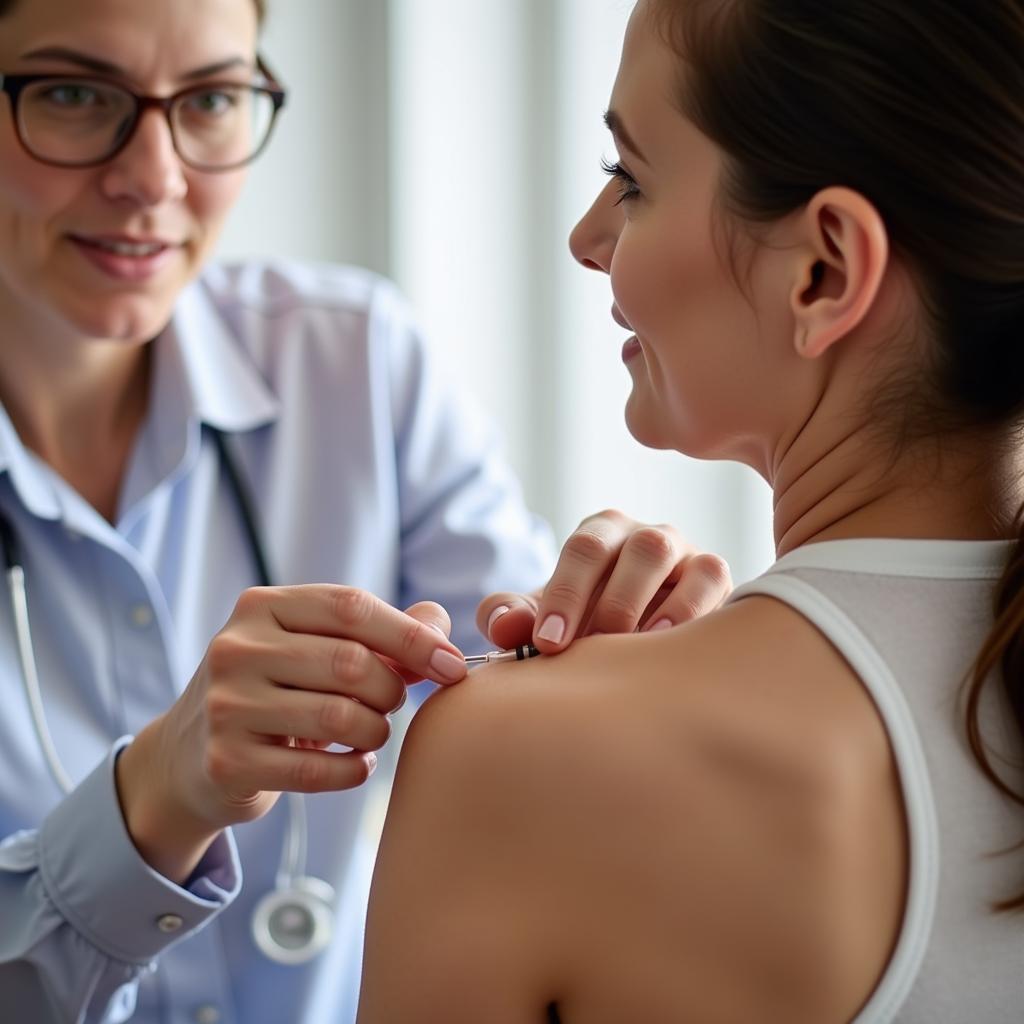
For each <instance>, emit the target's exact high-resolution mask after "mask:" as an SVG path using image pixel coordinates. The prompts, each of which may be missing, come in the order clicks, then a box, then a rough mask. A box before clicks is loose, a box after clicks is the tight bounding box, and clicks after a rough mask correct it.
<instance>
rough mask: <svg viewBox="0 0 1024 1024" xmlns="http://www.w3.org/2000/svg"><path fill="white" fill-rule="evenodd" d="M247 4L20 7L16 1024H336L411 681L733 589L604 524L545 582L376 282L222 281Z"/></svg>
mask: <svg viewBox="0 0 1024 1024" xmlns="http://www.w3.org/2000/svg"><path fill="white" fill-rule="evenodd" d="M261 16H262V10H261V5H260V4H259V3H258V2H256V0H150V2H147V3H146V4H139V3H137V2H135V0H0V91H2V92H3V94H4V95H3V97H2V98H0V352H2V358H0V403H2V408H0V540H2V542H3V543H2V547H3V555H4V561H5V566H6V569H7V576H8V584H9V586H8V588H7V590H6V591H4V592H2V593H0V690H2V693H3V714H2V715H0V1008H2V1009H0V1016H2V1017H3V1018H4V1019H5V1020H7V1019H10V1020H17V1021H26V1022H27V1021H31V1022H33V1024H41V1022H47V1021H82V1022H90V1024H92V1022H100V1021H103V1022H113V1021H121V1020H128V1019H131V1020H134V1021H144V1022H156V1021H174V1022H186V1021H195V1022H200V1024H201V1022H205V1024H216V1022H232V1021H235V1022H246V1024H253V1022H274V1024H278V1022H284V1021H288V1022H313V1021H332V1022H333V1021H344V1020H347V1019H350V1018H351V1017H352V1015H353V1013H354V1002H355V987H356V986H355V981H356V978H357V976H358V965H359V945H360V942H361V934H360V933H361V924H362V920H363V913H364V905H363V904H364V901H365V888H366V870H365V868H366V864H365V860H366V858H365V856H362V854H364V853H365V851H363V850H362V849H361V847H360V845H359V842H358V836H359V823H360V819H361V815H362V811H363V796H362V794H363V793H364V791H365V787H362V785H361V784H362V783H363V782H365V781H366V779H367V778H368V776H369V775H370V773H371V772H372V771H373V768H374V765H375V755H374V753H373V752H374V751H375V750H377V749H379V748H380V747H381V746H382V745H383V744H384V743H385V742H386V740H387V738H388V734H389V724H388V716H389V714H390V713H391V712H392V711H394V710H395V709H396V708H397V707H398V706H399V705H400V704H401V703H402V701H403V700H404V699H405V688H406V684H408V683H410V682H413V681H417V680H419V679H423V678H427V679H431V680H433V681H435V682H437V683H442V684H452V683H457V682H458V681H459V680H460V679H461V678H462V677H463V676H464V675H465V673H466V665H465V661H464V658H463V653H462V651H463V648H465V649H467V650H475V649H478V648H479V646H480V644H481V641H480V640H479V639H475V637H476V636H477V634H476V629H475V627H480V628H481V629H482V630H483V631H484V632H485V633H486V634H487V635H488V637H489V641H490V643H491V644H493V645H497V646H502V647H508V646H512V645H515V644H521V643H524V642H526V641H529V640H531V639H532V640H533V641H534V642H535V643H536V645H537V646H538V647H539V648H540V649H542V650H543V651H545V652H547V653H553V652H557V651H559V650H561V649H562V648H564V647H565V646H566V645H567V644H569V643H570V642H571V641H572V639H573V637H574V636H575V635H577V633H578V632H585V631H598V630H599V631H602V632H612V631H632V630H634V629H636V628H650V627H651V626H652V625H655V624H660V623H663V622H673V621H679V620H680V619H682V618H683V617H685V616H687V615H689V614H693V613H694V610H698V611H699V610H701V609H702V608H710V607H713V606H714V605H716V604H717V603H718V602H719V601H720V600H721V599H722V598H723V597H724V595H725V593H726V592H727V589H728V585H729V584H728V574H727V572H726V571H724V569H723V567H722V565H721V563H720V561H718V560H717V559H715V558H714V557H712V556H704V555H693V553H692V552H691V550H690V549H688V548H687V547H686V545H685V544H683V542H682V541H681V540H680V539H679V538H678V536H677V535H676V534H675V532H674V531H672V530H671V529H669V528H658V529H655V528H649V527H643V526H641V525H639V524H636V523H633V522H632V521H631V520H628V519H627V518H626V517H624V516H621V515H619V514H617V513H604V514H602V515H599V516H596V517H593V518H592V519H591V520H588V521H587V522H585V523H584V524H583V525H582V526H581V527H580V529H579V530H578V531H577V533H576V534H574V535H573V537H571V538H570V540H569V541H568V542H567V545H566V547H565V549H564V550H563V553H562V556H561V558H560V559H559V560H558V563H557V566H556V567H555V570H554V576H552V577H551V580H550V581H549V584H548V585H547V587H546V589H544V590H543V592H542V591H541V590H540V589H539V588H540V587H541V586H542V584H543V581H544V580H545V579H547V578H548V576H549V574H550V573H551V569H552V565H553V564H554V561H555V560H554V557H553V552H552V550H551V548H550V543H549V538H548V534H547V531H546V528H545V527H544V526H543V525H542V524H540V523H539V522H538V521H537V520H535V519H534V518H533V517H531V516H530V515H529V514H528V513H527V512H526V510H525V509H524V508H523V506H522V504H521V501H520V498H519V492H518V489H517V485H516V483H515V481H514V480H513V479H512V477H511V476H510V474H509V472H508V470H507V469H506V468H505V467H504V466H503V464H502V463H501V462H500V461H499V460H498V458H497V457H496V455H495V453H494V449H493V445H492V441H491V435H490V433H489V432H488V430H487V427H486V425H485V424H484V423H483V422H482V421H481V420H480V419H479V418H478V416H477V413H476V412H475V411H474V410H473V409H471V408H467V407H466V406H465V405H464V403H463V402H462V401H460V400H459V399H458V397H457V396H456V395H455V394H454V393H453V391H452V390H451V389H450V388H449V387H448V384H447V382H446V380H445V378H444V375H443V374H442V373H441V372H440V371H439V370H438V368H437V367H436V366H435V365H434V363H433V361H432V359H431V357H430V353H429V351H427V350H426V349H425V348H424V347H423V345H422V343H421V340H420V338H419V336H418V334H417V331H416V329H415V326H414V324H413V323H412V321H411V319H410V316H409V313H408V311H407V309H406V308H405V306H404V304H403V302H402V300H401V298H400V296H399V295H398V294H396V292H395V289H394V288H393V287H392V286H391V285H389V284H388V283H387V282H385V281H382V280H380V279H378V278H376V277H374V276H372V275H370V274H368V273H365V272H361V271H356V270H352V269H342V268H323V267H321V268H316V269H312V268H304V267H299V266H293V265H284V264H281V265H249V266H240V267H217V266H211V267H206V268H205V269H204V264H205V262H206V258H207V256H208V254H209V253H210V250H211V248H212V246H213V244H214V242H215V240H216V238H217V235H218V232H219V230H220V227H221V224H222V222H223V220H224V218H225V216H226V214H227V213H228V211H229V210H230V208H231V206H232V204H233V203H234V201H235V198H236V197H237V195H238V192H239V189H240V188H241V186H242V182H243V178H244V174H245V171H244V168H245V166H246V165H247V164H248V163H249V162H250V161H251V160H252V159H253V158H254V157H255V156H256V155H257V154H258V153H259V152H260V150H261V149H262V147H263V146H264V145H265V143H266V142H267V141H268V139H269V137H270V133H271V130H272V127H273V124H274V120H275V118H276V117H277V115H278V114H279V112H280V110H281V108H282V106H283V105H284V102H285V92H284V90H283V88H282V87H281V86H280V85H279V84H278V83H277V82H276V81H275V79H274V77H273V73H272V71H271V70H270V69H269V68H268V67H267V66H265V65H264V64H263V63H262V61H260V60H259V59H258V58H257V56H256V43H257V35H258V27H259V21H260V19H261ZM492 591H497V593H493V594H492V593H491V592H492ZM520 592H523V593H526V592H530V593H526V596H520ZM531 593H532V594H536V596H530V594H531ZM488 594H491V596H490V597H487V595H488ZM428 599H430V600H428ZM435 601H436V602H438V603H433V602H435ZM399 607H406V608H407V609H408V610H407V611H405V612H402V611H399V610H397V608H399ZM449 615H450V616H451V618H450V619H449ZM431 627H435V628H431ZM449 633H450V636H451V639H448V637H449ZM339 747H340V748H342V749H338V748H339ZM282 792H284V793H286V794H288V796H287V798H286V799H281V800H279V799H278V797H279V794H281V793H282ZM302 793H317V794H320V795H318V796H316V797H313V798H310V799H308V801H307V800H304V799H303V798H302V797H301V796H298V795H297V794H302ZM235 825H237V826H241V827H239V828H237V829H236V830H233V829H231V826H235ZM243 869H244V879H245V881H244V887H243V884H242V878H243ZM424 883H425V884H429V880H428V879H425V880H424Z"/></svg>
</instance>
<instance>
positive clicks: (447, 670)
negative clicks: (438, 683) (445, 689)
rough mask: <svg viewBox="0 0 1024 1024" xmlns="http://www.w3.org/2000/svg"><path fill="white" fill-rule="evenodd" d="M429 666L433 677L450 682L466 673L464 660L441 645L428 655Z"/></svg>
mask: <svg viewBox="0 0 1024 1024" xmlns="http://www.w3.org/2000/svg"><path fill="white" fill-rule="evenodd" d="M430 667H431V668H432V669H433V670H434V672H433V674H434V678H435V679H447V680H448V682H450V683H455V682H458V680H460V679H461V678H462V677H463V676H464V675H465V674H466V662H465V661H464V660H463V659H462V658H458V657H456V656H455V655H454V654H452V652H451V651H446V650H444V649H443V648H441V647H438V649H437V650H436V651H434V653H433V654H432V655H431V656H430Z"/></svg>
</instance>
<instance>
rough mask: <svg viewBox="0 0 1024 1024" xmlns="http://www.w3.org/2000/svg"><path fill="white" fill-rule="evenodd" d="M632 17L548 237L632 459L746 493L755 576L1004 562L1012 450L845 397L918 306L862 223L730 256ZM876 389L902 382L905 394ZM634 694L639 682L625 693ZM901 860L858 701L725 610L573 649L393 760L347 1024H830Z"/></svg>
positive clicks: (896, 916) (896, 911)
mask: <svg viewBox="0 0 1024 1024" xmlns="http://www.w3.org/2000/svg"><path fill="white" fill-rule="evenodd" d="M646 2H647V0H640V3H639V4H638V6H637V8H636V10H635V12H634V14H633V17H632V19H631V22H630V27H629V30H628V32H627V36H626V41H625V45H624V48H623V58H622V64H621V66H620V70H619V75H618V78H617V80H616V83H615V87H614V90H613V93H612V101H611V109H610V115H609V121H610V126H611V127H612V131H613V135H614V138H615V142H616V145H617V147H618V150H619V165H620V169H619V170H618V171H617V172H616V179H615V180H613V181H612V182H611V183H609V185H608V186H607V187H606V188H605V189H604V190H603V191H602V192H601V194H600V195H599V196H598V198H597V199H596V201H595V203H594V205H593V207H592V208H591V210H590V211H589V212H588V213H587V214H586V216H585V217H584V218H583V220H582V221H581V222H580V224H579V225H578V226H577V228H576V229H575V231H574V232H573V236H572V239H571V242H570V247H571V249H572V252H573V255H574V256H575V257H576V259H577V260H578V261H579V262H581V263H582V264H583V265H584V266H587V267H589V268H591V269H595V270H598V271H601V272H603V273H606V274H608V275H609V278H610V282H611V288H612V293H613V296H614V300H615V306H614V310H613V315H614V316H615V318H616V320H617V321H618V322H619V323H621V324H623V325H624V326H626V325H628V326H629V328H630V329H631V330H633V331H634V332H635V337H634V339H632V340H631V341H629V342H627V345H626V349H625V356H624V358H625V361H626V365H627V369H628V371H629V373H630V375H631V377H632V382H633V390H632V393H631V395H630V397H629V399H628V402H627V406H626V419H627V423H628V425H629V427H630V430H631V432H632V433H633V434H634V436H635V437H637V439H638V440H640V441H641V442H643V443H644V444H647V445H649V446H651V447H658V448H674V449H676V450H678V451H681V452H683V453H685V454H688V455H694V456H698V457H702V458H730V459H735V460H738V461H742V462H745V463H747V464H748V465H750V466H752V467H753V468H754V469H756V470H757V471H758V472H759V473H760V474H761V475H762V476H763V477H764V478H765V479H766V480H768V481H769V482H770V483H771V485H772V487H773V490H774V495H775V534H776V545H777V549H778V552H779V554H785V553H786V552H788V551H792V550H793V549H794V548H796V547H799V546H800V545H803V544H809V543H812V542H815V541H823V540H830V539H840V538H850V537H904V538H946V539H960V540H977V539H982V540H987V539H1003V538H1008V537H1009V536H1010V535H1011V534H1010V523H1011V521H1012V518H1013V513H1014V512H1015V510H1016V509H1017V508H1018V507H1019V506H1020V504H1021V502H1022V500H1024V493H1022V491H1021V486H1020V479H1021V474H1020V470H1021V468H1022V467H1021V464H1020V456H1019V455H1016V454H1014V453H1015V452H1016V451H1017V447H1019V446H1017V447H1015V446H1013V445H1010V444H1006V443H1003V442H1005V441H1006V440H1007V439H1006V438H1001V437H993V436H981V435H967V434H964V435H962V436H959V437H958V438H956V440H955V443H946V444H944V445H941V446H940V445H938V444H935V443H934V442H931V441H929V442H918V443H912V444H908V445H905V446H903V447H902V448H901V447H900V446H899V445H898V444H896V443H895V438H896V436H897V435H898V429H899V425H898V424H894V423H886V422H880V421H879V419H878V417H877V415H876V414H875V413H874V411H873V407H872V404H871V402H870V398H871V396H872V395H874V394H875V393H877V390H878V389H879V388H881V387H883V386H884V384H885V383H886V382H887V381H889V380H890V379H891V377H892V375H893V374H905V373H907V372H908V371H912V369H913V367H915V366H916V365H917V364H918V362H919V360H920V353H921V346H922V345H923V344H927V342H928V338H927V333H926V331H925V330H924V327H923V325H924V323H925V318H924V317H923V315H922V305H921V302H920V298H919V296H918V295H917V293H916V291H915V288H914V286H913V280H912V276H911V275H910V274H909V273H908V271H907V268H906V267H904V266H902V265H901V263H900V262H899V260H898V259H897V258H896V257H894V256H893V254H892V253H891V251H890V246H889V239H888V235H887V231H886V227H885V224H884V222H883V221H882V218H881V217H880V216H879V214H878V212H877V210H875V209H874V207H873V206H872V205H871V204H870V203H869V202H868V201H867V200H866V199H865V198H864V197H863V196H861V195H859V194H857V193H856V192H854V191H852V190H850V189H848V188H844V187H841V186H834V187H828V188H824V189H822V190H821V191H820V192H819V193H818V194H817V195H815V196H814V197H813V198H812V199H811V201H810V202H809V203H808V204H807V205H806V206H805V207H803V208H801V209H799V210H797V211H795V212H794V213H793V214H791V215H789V216H787V217H785V218H782V219H780V220H778V221H776V222H774V223H772V224H768V225H764V224H761V225H758V227H757V231H756V233H751V234H750V235H745V234H744V233H743V231H742V230H741V231H740V232H739V234H738V236H736V238H735V240H736V242H737V245H736V248H735V249H734V250H733V252H734V254H736V256H737V260H738V263H739V266H741V267H742V268H743V273H742V274H741V275H739V276H740V277H742V284H743V287H742V288H741V287H740V284H739V282H738V280H737V275H736V273H734V270H735V267H734V266H730V265H729V264H728V261H727V260H725V259H723V257H722V253H723V252H728V251H729V246H728V245H727V244H723V243H724V240H723V237H722V236H721V235H720V234H719V228H720V225H721V219H720V218H718V217H716V216H715V214H716V213H719V212H721V211H720V210H718V208H717V207H716V197H717V195H718V187H719V182H720V178H721V171H722V156H721V154H720V152H719V151H718V149H717V148H716V147H715V146H714V145H713V143H712V142H711V141H710V140H709V139H708V138H706V137H705V136H704V135H702V134H701V133H700V132H699V131H698V130H697V128H696V127H695V126H694V125H693V124H692V123H690V122H689V121H687V120H685V119H684V118H683V117H682V116H681V115H680V114H679V111H678V109H677V107H676V106H675V104H674V103H673V102H672V100H671V97H672V96H673V90H674V89H675V88H676V87H677V85H678V81H679V79H678V76H677V74H676V71H677V67H676V65H677V57H676V55H675V54H674V53H672V52H671V51H670V50H669V49H668V48H667V46H665V44H664V42H663V41H662V40H661V38H660V37H659V36H658V35H657V33H656V32H655V31H654V30H653V28H652V26H651V24H650V23H649V21H648V20H647V18H646V12H645V5H646ZM901 379H902V378H901ZM641 680H642V684H641V685H639V686H638V685H637V682H638V681H641ZM906 878H907V832H906V823H905V820H904V813H903V807H902V798H901V791H900V786H899V781H898V778H897V774H896V770H895V765H894V761H893V756H892V752H891V749H890V746H889V742H888V738H887V734H886V731H885V728H884V726H883V724H882V722H881V720H880V718H879V715H878V712H877V710H876V708H875V706H874V704H873V702H872V700H871V699H870V697H869V696H868V694H867V692H866V690H865V688H864V686H863V685H862V683H861V681H860V680H859V678H858V677H857V676H856V675H855V674H854V672H853V671H852V670H851V668H850V667H849V666H848V665H847V663H846V662H845V661H844V660H843V658H842V657H840V656H839V655H838V653H837V652H836V651H835V649H834V648H833V647H832V646H831V645H830V644H829V643H828V642H827V641H826V640H825V639H824V638H823V636H822V635H821V634H820V633H818V632H817V630H816V629H815V628H814V627H813V626H811V625H810V624H809V623H808V622H807V621H806V620H804V619H803V618H802V617H801V616H800V615H798V614H797V613H796V612H794V611H793V610H791V609H790V608H788V607H786V606H783V605H782V604H780V603H778V602H775V601H773V600H771V599H768V598H763V597H751V598H747V599H745V600H743V601H740V602H737V603H735V604H733V605H729V606H727V607H725V608H723V609H721V610H718V611H715V612H713V613H712V614H710V615H709V616H707V617H706V618H704V619H701V620H700V621H698V622H693V623H689V624H686V625H682V626H679V627H677V628H675V629H672V630H668V631H666V632H665V633H663V634H659V635H654V636H622V637H596V638H590V639H588V640H586V641H585V642H583V643H581V644H578V645H576V646H574V647H573V648H572V649H571V650H570V651H568V652H567V653H565V654H562V655H560V656H559V657H558V658H546V659H538V660H537V661H536V662H532V663H530V664H529V665H527V666H512V667H505V666H496V667H494V668H493V669H491V670H488V671H487V672H482V673H480V674H479V675H477V676H474V678H473V679H472V680H471V681H470V682H469V684H468V685H466V686H464V687H462V688H460V689H459V690H458V691H452V692H446V693H445V694H442V695H440V696H439V697H438V698H437V699H432V700H431V701H430V702H429V703H428V705H427V707H426V708H424V712H423V713H422V714H421V715H420V716H419V718H418V719H417V722H416V723H415V724H414V727H413V729H412V730H411V732H410V734H409V737H408V739H407V745H406V747H405V748H404V749H403V755H402V761H401V764H400V769H399V777H398V780H397V783H396V788H395V791H394V794H393V798H392V805H391V810H390V812H389V817H388V823H387V827H386V829H385V834H384V839H383V843H382V847H381V851H380V855H379V861H378V867H377V873H376V875H375V879H374V890H373V896H372V899H371V908H370V916H369V919H368V926H367V951H366V959H365V963H364V975H363V993H362V1002H361V1004H360V1016H359V1020H360V1022H361V1024H378V1022H381V1024H383V1022H386V1021H393V1020H415V1021H417V1022H421V1024H430V1022H434V1021H437V1022H441V1021H444V1022H446V1024H461V1022H466V1024H468V1022H470V1021H478V1020H486V1021H488V1022H489V1024H491V1022H493V1024H529V1022H540V1021H543V1020H545V1019H546V1018H547V1014H548V1010H549V1008H550V1007H551V1006H552V1005H555V1006H556V1007H557V1010H558V1014H559V1016H560V1018H561V1020H562V1021H563V1022H566V1024H571V1022H576V1021H578V1022H581V1024H582V1022H587V1024H591V1022H609V1024H611V1022H619V1021H624V1020H651V1021H676V1020H688V1021H700V1022H701V1024H748V1022H749V1021H752V1020H757V1021H758V1022H767V1024H795V1022H807V1024H841V1022H844V1021H849V1020H850V1019H851V1018H852V1017H854V1016H855V1015H856V1013H857V1011H858V1009H859V1008H860V1007H861V1006H863V1005H864V1003H865V1002H866V1000H867V999H868V998H869V996H870V994H871V992H872V991H873V989H874V988H875V986H876V984H877V982H878V980H879V978H880V977H881V975H882V973H883V971H884V970H885V967H886V965H887V963H888V961H889V958H890V956H891V953H892V950H893V947H894V943H895V941H896V938H897V935H898V932H899V928H900V923H901V920H902V915H903V910H904V903H905V888H906Z"/></svg>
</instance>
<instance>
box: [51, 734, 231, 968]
mask: <svg viewBox="0 0 1024 1024" xmlns="http://www.w3.org/2000/svg"><path fill="white" fill-rule="evenodd" d="M131 739H132V738H131V737H130V736H128V737H122V738H121V739H119V740H118V741H117V743H115V744H114V746H113V747H112V748H111V751H110V754H109V755H108V756H107V758H106V760H105V761H103V763H101V764H100V765H99V766H98V767H97V768H96V769H95V770H94V771H93V772H92V773H91V774H90V775H88V776H87V777H86V778H85V780H84V781H83V782H82V783H81V784H80V785H79V786H78V787H76V789H75V790H74V791H73V792H72V793H70V794H69V795H68V796H67V797H65V799H64V800H63V801H62V802H61V803H60V804H59V805H58V806H57V807H56V808H55V809H54V810H53V812H52V813H51V814H50V815H49V816H48V817H47V818H46V820H45V821H44V822H43V826H42V828H41V829H40V830H39V847H38V850H39V872H40V876H41V877H42V881H43V885H44V886H45V887H46V892H47V895H48V896H49V897H50V899H51V900H52V901H53V903H54V906H55V907H56V908H57V910H58V911H59V912H60V913H61V915H62V916H63V917H64V918H65V919H66V920H67V921H68V923H69V924H70V925H71V926H72V927H73V928H75V929H76V930H77V931H78V932H80V933H81V934H82V935H83V936H84V937H85V938H86V939H87V940H88V941H89V942H91V943H92V944H93V945H94V946H96V947H97V949H99V950H101V951H102V952H103V953H105V954H106V955H107V956H110V957H114V958H116V959H118V960H123V961H126V962H128V963H133V964H146V963H148V962H149V961H150V960H152V959H153V958H154V957H155V956H157V955H158V954H159V953H161V952H162V951H163V950H165V949H167V948H168V947H169V946H171V945H173V944H174V943H176V942H179V941H180V940H181V939H183V938H185V937H186V936H187V935H191V934H192V933H193V932H195V931H196V930H197V929H199V928H201V927H202V926H203V925H204V924H205V923H206V922H207V921H208V920H209V919H210V918H211V917H213V916H214V915H215V914H217V913H218V912H219V911H220V910H222V909H223V908H224V907H226V906H227V905H228V904H229V903H230V902H231V901H232V900H233V899H234V898H235V896H237V895H238V892H239V890H240V889H241V883H242V869H241V866H240V864H239V861H238V850H237V849H236V847H235V840H234V837H233V836H232V835H231V832H230V830H225V831H224V832H222V833H221V834H220V835H219V836H217V838H216V839H215V840H214V841H213V843H212V844H211V845H210V848H209V849H208V850H207V851H206V853H205V854H204V855H203V858H202V860H201V861H200V862H199V865H198V866H197V867H196V870H195V871H194V872H193V874H192V876H191V877H190V878H189V880H188V887H187V888H182V887H181V886H178V885H175V884H174V883H173V882H172V881H171V880H170V879H168V878H164V876H163V875H161V874H160V873H159V872H158V871H155V870H154V869H153V868H151V867H150V866H149V865H148V864H147V863H146V862H145V861H144V860H143V859H142V857H141V856H140V855H139V852H138V850H136V849H135V844H134V843H133V842H132V839H131V836H130V835H129V834H128V830H127V828H125V824H124V819H123V818H122V816H121V806H120V803H119V801H118V797H117V784H116V781H115V777H114V766H115V764H116V762H117V757H118V754H120V752H121V750H123V749H124V747H126V746H127V745H128V743H130V742H131Z"/></svg>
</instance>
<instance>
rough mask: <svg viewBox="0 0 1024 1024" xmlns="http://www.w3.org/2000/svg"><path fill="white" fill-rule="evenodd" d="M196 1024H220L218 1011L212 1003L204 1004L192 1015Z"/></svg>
mask: <svg viewBox="0 0 1024 1024" xmlns="http://www.w3.org/2000/svg"><path fill="white" fill-rule="evenodd" d="M192 1019H193V1020H194V1021H195V1022H196V1024H220V1010H218V1009H217V1007H216V1006H214V1005H213V1004H212V1003H204V1004H203V1005H202V1006H200V1007H199V1008H198V1009H197V1010H196V1012H195V1013H194V1014H193V1015H192Z"/></svg>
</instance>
